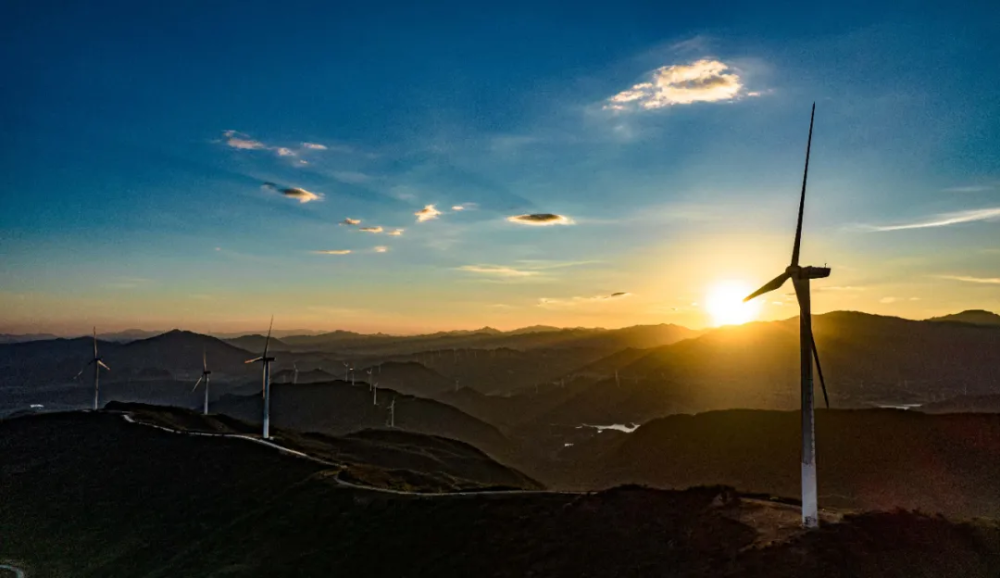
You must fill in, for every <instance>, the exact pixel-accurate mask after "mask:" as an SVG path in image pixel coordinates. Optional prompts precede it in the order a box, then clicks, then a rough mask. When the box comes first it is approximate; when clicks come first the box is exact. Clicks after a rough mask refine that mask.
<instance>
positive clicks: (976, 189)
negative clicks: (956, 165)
mask: <svg viewBox="0 0 1000 578" xmlns="http://www.w3.org/2000/svg"><path fill="white" fill-rule="evenodd" d="M992 190H993V187H990V186H987V185H971V186H967V187H950V188H947V189H943V190H942V192H945V193H982V192H984V191H992Z"/></svg>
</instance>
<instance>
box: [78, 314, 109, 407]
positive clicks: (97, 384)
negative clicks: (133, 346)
mask: <svg viewBox="0 0 1000 578" xmlns="http://www.w3.org/2000/svg"><path fill="white" fill-rule="evenodd" d="M91 365H93V366H94V411H97V410H98V409H99V408H100V401H101V393H100V392H101V368H102V367H103V368H104V369H105V370H107V371H111V368H110V367H108V366H107V365H105V363H104V361H103V360H102V359H101V356H100V355H98V354H97V327H94V358H93V359H91V360H90V361H89V362H88V363H87V365H84V366H83V367H82V368H81V369H80V371H79V372H78V373H77V374H76V377H74V378H73V379H79V377H80V376H81V375H83V370H85V369H87V368H88V367H90V366H91Z"/></svg>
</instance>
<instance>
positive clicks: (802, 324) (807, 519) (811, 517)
mask: <svg viewBox="0 0 1000 578" xmlns="http://www.w3.org/2000/svg"><path fill="white" fill-rule="evenodd" d="M815 116H816V103H815V102H814V103H813V106H812V113H811V114H810V115H809V140H808V141H806V168H805V170H804V171H803V173H802V193H801V196H800V198H799V220H798V224H797V225H796V227H795V244H794V245H793V246H792V262H791V264H790V265H789V266H788V267H786V268H785V272H784V273H782V274H781V275H778V276H777V277H775V278H774V279H772V280H770V281H768V282H767V283H766V284H765V285H764V286H763V287H761V288H760V289H758V290H756V291H754V292H753V293H751V294H750V295H749V296H747V298H746V299H744V301H749V300H751V299H753V298H754V297H757V296H758V295H763V294H764V293H768V292H770V291H774V290H775V289H778V288H779V287H781V286H782V285H784V284H785V281H787V280H789V279H791V280H792V285H793V286H794V287H795V296H796V297H797V298H798V301H799V362H800V364H801V372H802V384H801V385H802V525H803V526H805V527H806V528H816V527H818V526H819V512H818V504H817V494H816V441H815V433H816V428H815V423H814V417H815V416H814V411H813V410H814V408H813V406H814V402H813V375H812V367H813V361H814V360H815V362H816V370H817V373H819V382H820V385H821V386H822V387H823V399H824V400H825V401H826V406H827V407H830V399H829V398H828V397H827V395H826V383H825V382H824V380H823V369H822V368H821V367H820V364H819V353H817V352H816V340H815V339H814V338H813V332H812V311H811V304H810V299H809V281H810V280H812V279H823V278H824V277H829V276H830V268H829V267H825V266H824V267H808V266H807V267H802V266H800V265H799V246H800V244H801V242H802V211H803V208H804V207H805V202H806V179H807V178H808V176H809V152H810V149H811V148H812V132H813V119H814V118H815Z"/></svg>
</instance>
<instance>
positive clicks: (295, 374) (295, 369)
mask: <svg viewBox="0 0 1000 578" xmlns="http://www.w3.org/2000/svg"><path fill="white" fill-rule="evenodd" d="M298 382H299V366H298V364H297V363H295V362H294V361H293V362H292V385H295V384H296V383H298Z"/></svg>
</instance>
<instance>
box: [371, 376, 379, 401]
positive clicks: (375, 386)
mask: <svg viewBox="0 0 1000 578" xmlns="http://www.w3.org/2000/svg"><path fill="white" fill-rule="evenodd" d="M372 392H373V393H372V405H378V382H377V381H376V382H375V383H373V384H372Z"/></svg>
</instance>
